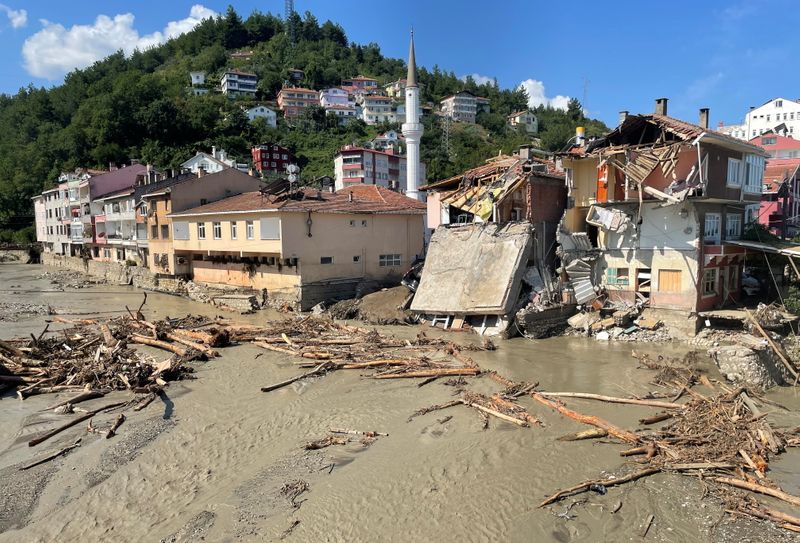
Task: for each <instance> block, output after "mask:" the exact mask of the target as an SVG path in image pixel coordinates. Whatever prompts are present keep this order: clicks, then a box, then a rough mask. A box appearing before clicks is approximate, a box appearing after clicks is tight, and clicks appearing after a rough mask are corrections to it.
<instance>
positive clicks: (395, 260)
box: [378, 255, 401, 268]
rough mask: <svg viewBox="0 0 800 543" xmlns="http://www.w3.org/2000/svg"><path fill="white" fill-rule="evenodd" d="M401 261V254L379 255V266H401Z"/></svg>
mask: <svg viewBox="0 0 800 543" xmlns="http://www.w3.org/2000/svg"><path fill="white" fill-rule="evenodd" d="M400 263H401V258H400V255H380V256H379V257H378V266H379V267H381V268H387V267H390V266H399V265H400Z"/></svg>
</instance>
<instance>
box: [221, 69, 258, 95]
mask: <svg viewBox="0 0 800 543" xmlns="http://www.w3.org/2000/svg"><path fill="white" fill-rule="evenodd" d="M220 89H221V90H222V94H224V95H226V96H228V97H229V98H238V97H245V98H255V95H256V91H258V76H257V75H256V74H252V73H249V72H242V71H239V70H228V71H226V72H225V73H223V74H222V78H221V79H220Z"/></svg>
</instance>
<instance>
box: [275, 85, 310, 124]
mask: <svg viewBox="0 0 800 543" xmlns="http://www.w3.org/2000/svg"><path fill="white" fill-rule="evenodd" d="M317 105H319V94H318V93H317V91H315V90H311V89H304V88H301V87H284V88H282V89H281V90H280V91H278V108H279V109H280V110H281V111H283V116H284V117H285V118H286V119H294V118H297V117H299V116H300V115H302V113H303V111H305V109H306V108H308V107H310V106H317Z"/></svg>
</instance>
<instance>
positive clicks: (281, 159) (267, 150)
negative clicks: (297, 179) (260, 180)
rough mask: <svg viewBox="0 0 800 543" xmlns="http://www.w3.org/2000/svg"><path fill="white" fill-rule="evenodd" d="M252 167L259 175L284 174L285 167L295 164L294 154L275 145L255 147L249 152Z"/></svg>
mask: <svg viewBox="0 0 800 543" xmlns="http://www.w3.org/2000/svg"><path fill="white" fill-rule="evenodd" d="M250 152H251V154H252V157H253V167H254V168H255V169H256V171H257V172H258V173H260V174H261V175H265V176H266V175H275V174H284V173H286V166H288V165H289V164H294V163H295V157H294V154H293V153H292V152H291V151H290V150H289V149H288V148H286V147H284V146H282V145H278V144H275V143H264V144H261V145H256V146H255V147H253V148H252V149H251V150H250Z"/></svg>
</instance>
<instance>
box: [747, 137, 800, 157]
mask: <svg viewBox="0 0 800 543" xmlns="http://www.w3.org/2000/svg"><path fill="white" fill-rule="evenodd" d="M750 143H752V144H753V145H758V146H759V147H763V148H764V150H765V151H766V152H767V154H768V155H769V156H770V157H772V158H800V140H796V139H794V138H792V137H790V136H779V135H778V134H773V133H766V134H762V135H760V136H756V137H755V138H753V139H751V140H750Z"/></svg>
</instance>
